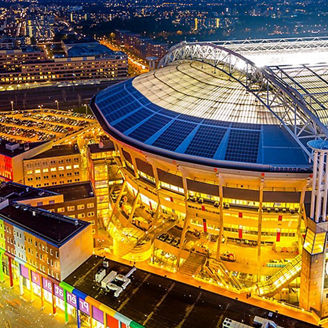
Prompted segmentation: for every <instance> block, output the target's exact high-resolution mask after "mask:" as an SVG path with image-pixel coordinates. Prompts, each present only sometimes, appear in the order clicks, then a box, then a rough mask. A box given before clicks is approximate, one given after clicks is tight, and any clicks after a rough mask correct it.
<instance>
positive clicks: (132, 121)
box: [114, 109, 153, 132]
mask: <svg viewBox="0 0 328 328" xmlns="http://www.w3.org/2000/svg"><path fill="white" fill-rule="evenodd" d="M152 114H153V113H152V112H151V111H150V110H147V109H141V110H138V111H137V112H135V113H133V114H131V115H130V116H128V117H126V118H124V119H123V120H122V121H120V122H119V123H117V124H115V125H114V127H115V129H117V130H119V131H121V132H124V131H126V130H128V129H130V128H131V127H133V126H135V125H136V124H138V123H139V122H141V121H143V120H144V119H145V118H146V117H148V116H150V115H152Z"/></svg>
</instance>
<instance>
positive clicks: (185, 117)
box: [179, 114, 203, 123]
mask: <svg viewBox="0 0 328 328" xmlns="http://www.w3.org/2000/svg"><path fill="white" fill-rule="evenodd" d="M179 120H186V121H188V122H195V123H199V122H201V121H202V120H203V118H201V117H197V116H191V115H186V114H180V115H179Z"/></svg>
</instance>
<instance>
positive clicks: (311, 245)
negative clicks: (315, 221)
mask: <svg viewBox="0 0 328 328" xmlns="http://www.w3.org/2000/svg"><path fill="white" fill-rule="evenodd" d="M325 240H326V233H325V232H319V233H317V234H315V233H314V232H313V231H311V230H310V229H307V231H306V236H305V241H304V245H303V247H304V249H305V250H306V251H307V252H308V253H310V254H311V255H315V254H320V253H322V252H323V249H324V244H325Z"/></svg>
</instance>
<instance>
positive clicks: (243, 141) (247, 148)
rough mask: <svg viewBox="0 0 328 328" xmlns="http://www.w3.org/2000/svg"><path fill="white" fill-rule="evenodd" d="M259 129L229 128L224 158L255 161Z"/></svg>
mask: <svg viewBox="0 0 328 328" xmlns="http://www.w3.org/2000/svg"><path fill="white" fill-rule="evenodd" d="M259 141H260V131H247V130H231V131H230V136H229V140H228V146H227V151H226V155H225V159H226V160H228V161H237V162H250V163H256V161H257V154H258V149H259Z"/></svg>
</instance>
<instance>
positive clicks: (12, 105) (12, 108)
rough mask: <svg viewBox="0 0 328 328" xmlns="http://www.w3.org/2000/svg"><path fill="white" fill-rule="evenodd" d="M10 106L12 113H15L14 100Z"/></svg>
mask: <svg viewBox="0 0 328 328" xmlns="http://www.w3.org/2000/svg"><path fill="white" fill-rule="evenodd" d="M10 105H11V111H12V112H13V111H14V101H13V100H11V101H10Z"/></svg>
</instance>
